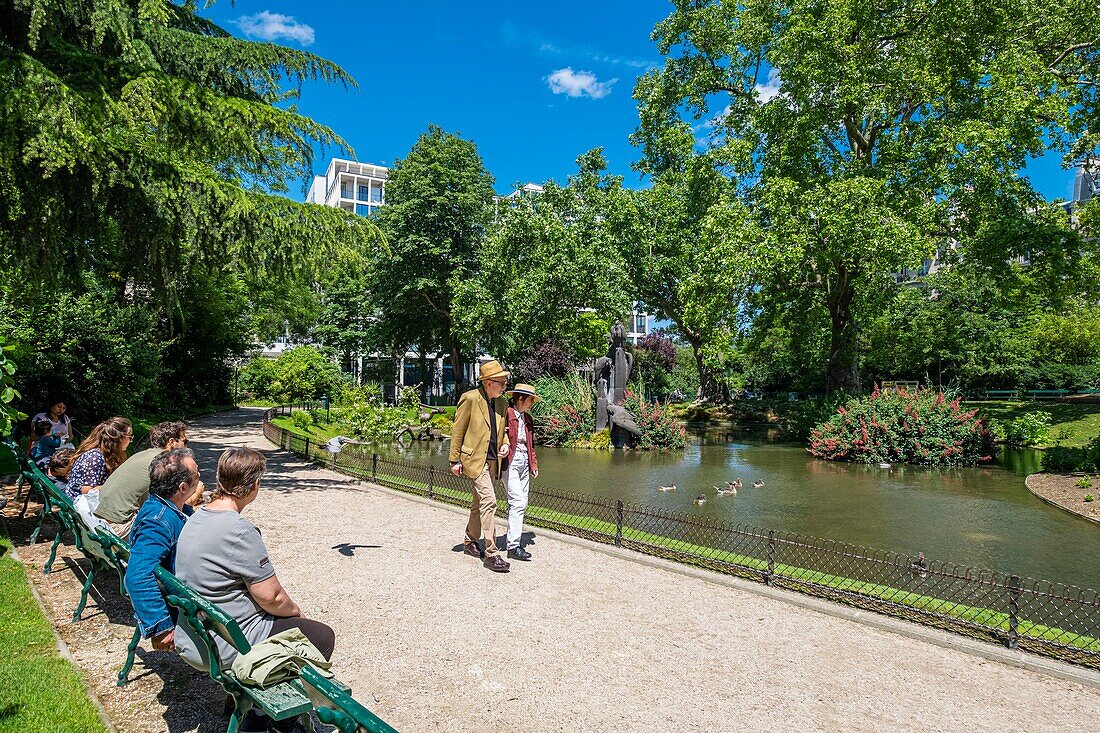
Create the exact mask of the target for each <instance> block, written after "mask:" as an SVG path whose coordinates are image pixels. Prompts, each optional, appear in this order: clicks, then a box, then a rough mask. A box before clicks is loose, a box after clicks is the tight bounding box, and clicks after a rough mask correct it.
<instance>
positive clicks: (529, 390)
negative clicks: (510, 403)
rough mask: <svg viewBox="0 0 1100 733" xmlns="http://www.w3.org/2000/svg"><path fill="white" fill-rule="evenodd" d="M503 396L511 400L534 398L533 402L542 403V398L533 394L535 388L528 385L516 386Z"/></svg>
mask: <svg viewBox="0 0 1100 733" xmlns="http://www.w3.org/2000/svg"><path fill="white" fill-rule="evenodd" d="M505 394H506V395H508V396H509V397H512V398H515V397H521V396H523V395H527V396H528V397H534V398H535V402H542V398H541V397H539V396H538V395H537V394H535V388H534V387H532V386H531V385H529V384H517V385H516V386H515V388H513V389H510V390H508V391H507V392H505Z"/></svg>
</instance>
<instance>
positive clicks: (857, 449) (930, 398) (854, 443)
mask: <svg viewBox="0 0 1100 733" xmlns="http://www.w3.org/2000/svg"><path fill="white" fill-rule="evenodd" d="M977 412H978V411H977V410H964V409H962V408H961V407H959V400H958V399H957V398H956V399H950V398H948V397H947V396H946V395H945V394H944V393H943V392H940V391H936V390H931V389H921V390H918V391H916V392H906V391H905V390H900V391H898V392H884V391H881V390H879V388H878V386H877V385H876V386H875V390H874V391H873V392H872V393H871V394H870V395H869V396H867V397H857V398H855V399H852V400H849V401H848V402H846V403H845V404H844V405H843V406H841V407H839V408H837V411H836V414H834V415H833V416H832V417H830V418H829V419H828V420H826V421H825V422H823V423H821V424H820V425H818V426H817V427H816V428H814V429H813V430H812V431H811V432H810V445H809V448H807V450H809V452H810V453H812V454H813V455H814V456H816V457H818V458H824V459H825V460H827V461H852V462H855V463H884V462H885V463H915V464H919V465H923V466H972V465H974V464H976V463H981V462H984V461H989V460H992V453H993V436H992V434H991V433H990V431H989V429H988V428H987V427H986V425H985V421H984V420H981V419H979V418H978V417H977Z"/></svg>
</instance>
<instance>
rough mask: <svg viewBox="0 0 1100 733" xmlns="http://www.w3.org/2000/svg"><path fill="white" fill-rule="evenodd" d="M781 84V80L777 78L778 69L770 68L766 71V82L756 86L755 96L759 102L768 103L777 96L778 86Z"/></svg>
mask: <svg viewBox="0 0 1100 733" xmlns="http://www.w3.org/2000/svg"><path fill="white" fill-rule="evenodd" d="M782 83H783V80H782V79H780V78H779V69H776V68H774V67H773V68H771V69H770V70H769V71H768V80H767V81H766V82H764V83H763V84H757V85H756V94H757V96H758V97H760V102H761V103H762V104H763V103H765V102H770V101H772V100H773V99H775V98H776V97H777V96H778V95H779V86H780V85H781V84H782Z"/></svg>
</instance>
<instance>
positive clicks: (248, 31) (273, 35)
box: [235, 10, 313, 46]
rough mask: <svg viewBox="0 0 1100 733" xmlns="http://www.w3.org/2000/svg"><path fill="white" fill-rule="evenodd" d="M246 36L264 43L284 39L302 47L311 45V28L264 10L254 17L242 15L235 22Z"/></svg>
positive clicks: (290, 18) (293, 19) (291, 18)
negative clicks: (295, 42)
mask: <svg viewBox="0 0 1100 733" xmlns="http://www.w3.org/2000/svg"><path fill="white" fill-rule="evenodd" d="M235 22H236V25H237V27H238V28H240V29H241V30H242V31H243V32H244V34H245V35H246V36H250V37H252V38H259V39H261V40H264V41H277V40H280V39H286V40H288V41H297V42H298V43H300V44H302V45H303V46H311V45H313V27H312V26H308V25H306V24H305V23H299V22H298V20H297V19H295V18H293V17H291V16H289V15H280V14H279V13H270V12H268V11H266V10H264V11H263V12H260V13H256V14H255V15H243V16H241V17H240V18H237V20H236V21H235Z"/></svg>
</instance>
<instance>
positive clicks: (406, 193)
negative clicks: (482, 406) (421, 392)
mask: <svg viewBox="0 0 1100 733" xmlns="http://www.w3.org/2000/svg"><path fill="white" fill-rule="evenodd" d="M492 210H493V177H492V175H490V173H489V172H488V171H487V170H485V166H484V164H483V163H482V161H481V156H480V155H478V152H477V147H476V146H475V145H474V144H473V143H472V142H470V141H469V140H463V139H462V138H460V137H458V136H456V135H452V134H451V133H448V132H446V131H444V130H443V129H442V128H440V127H439V126H437V125H429V126H428V130H427V132H425V133H424V134H422V135H421V136H420V137H419V139H417V141H416V144H415V145H413V147H412V150H410V151H409V154H408V155H407V156H406V157H405V158H404V159H402V160H399V161H397V162H396V163H395V164H394V167H393V169H392V170H391V171H390V175H389V179H388V180H387V182H386V206H384V207H382V209H381V210H380V211H379V214H378V221H379V224H380V226H381V227H382V229H383V231H384V232H385V234H386V236H387V238H388V240H389V245H390V251H389V252H387V253H386V256H384V257H381V258H379V260H378V262H377V263H376V266H375V267H374V268H373V271H372V274H371V279H370V284H371V294H372V297H373V298H374V302H375V304H376V311H377V319H378V320H377V322H376V324H375V333H376V334H377V339H378V343H379V344H380V345H382V346H385V347H387V348H388V349H390V350H392V351H394V352H401V353H403V352H404V351H405V350H406V349H408V348H412V349H413V350H415V351H417V352H418V353H421V354H424V353H427V352H431V351H436V350H439V351H443V352H446V353H448V354H449V355H450V360H451V366H452V368H453V369H454V374H455V377H456V378H458V376H459V375H460V374H461V373H462V366H463V363H464V359H463V351H462V341H461V339H460V337H459V335H458V332H457V331H456V328H455V322H454V321H455V311H454V307H453V303H452V294H453V292H454V290H455V288H456V287H458V286H459V285H460V284H461V283H462V281H463V280H465V279H466V278H469V277H472V276H474V275H475V274H476V271H477V247H478V245H479V244H480V242H481V240H482V237H483V236H484V234H485V228H486V226H487V225H488V223H489V219H490V217H491V215H492Z"/></svg>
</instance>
